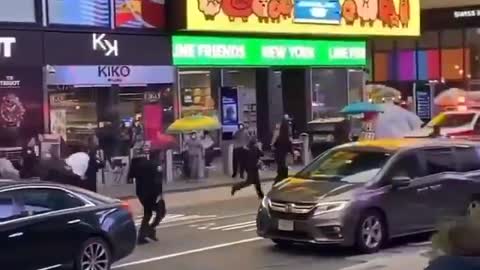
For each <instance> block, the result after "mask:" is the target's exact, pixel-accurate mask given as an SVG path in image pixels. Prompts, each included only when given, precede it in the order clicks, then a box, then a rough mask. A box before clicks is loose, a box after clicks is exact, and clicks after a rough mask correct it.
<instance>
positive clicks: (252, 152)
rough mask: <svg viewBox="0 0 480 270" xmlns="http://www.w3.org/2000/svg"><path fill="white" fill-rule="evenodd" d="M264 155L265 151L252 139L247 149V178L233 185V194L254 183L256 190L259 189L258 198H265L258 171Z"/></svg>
mask: <svg viewBox="0 0 480 270" xmlns="http://www.w3.org/2000/svg"><path fill="white" fill-rule="evenodd" d="M262 155H263V153H262V151H261V150H260V149H259V148H258V146H257V141H256V139H252V140H251V141H250V142H249V144H248V150H246V152H245V165H246V170H247V180H245V181H243V182H241V183H237V184H235V185H233V187H232V192H231V194H232V196H233V195H235V193H236V192H237V191H239V190H241V189H243V188H246V187H248V186H250V185H254V186H255V190H256V191H257V195H258V198H259V199H263V196H264V194H263V191H262V184H261V183H260V174H259V172H258V170H259V162H260V157H261V156H262Z"/></svg>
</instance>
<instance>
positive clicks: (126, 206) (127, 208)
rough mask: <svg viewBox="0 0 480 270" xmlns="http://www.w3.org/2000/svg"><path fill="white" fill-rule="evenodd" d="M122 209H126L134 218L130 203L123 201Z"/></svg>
mask: <svg viewBox="0 0 480 270" xmlns="http://www.w3.org/2000/svg"><path fill="white" fill-rule="evenodd" d="M121 207H122V209H124V210H125V211H127V212H128V213H130V215H132V216H133V212H132V208H131V207H130V204H129V203H128V201H122V203H121Z"/></svg>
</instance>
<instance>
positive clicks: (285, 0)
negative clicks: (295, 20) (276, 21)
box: [280, 0, 293, 19]
mask: <svg viewBox="0 0 480 270" xmlns="http://www.w3.org/2000/svg"><path fill="white" fill-rule="evenodd" d="M292 11H293V2H292V0H280V13H281V14H282V16H283V18H284V19H288V18H291V17H292Z"/></svg>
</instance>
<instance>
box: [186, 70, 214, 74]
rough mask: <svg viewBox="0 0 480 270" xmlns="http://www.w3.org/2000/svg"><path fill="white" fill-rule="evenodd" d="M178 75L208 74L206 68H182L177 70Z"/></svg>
mask: <svg viewBox="0 0 480 270" xmlns="http://www.w3.org/2000/svg"><path fill="white" fill-rule="evenodd" d="M178 74H180V75H210V71H208V70H182V71H180V72H178Z"/></svg>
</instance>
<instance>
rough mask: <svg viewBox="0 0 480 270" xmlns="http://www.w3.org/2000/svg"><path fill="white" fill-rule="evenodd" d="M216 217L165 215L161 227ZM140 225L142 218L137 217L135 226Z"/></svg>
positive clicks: (214, 216)
mask: <svg viewBox="0 0 480 270" xmlns="http://www.w3.org/2000/svg"><path fill="white" fill-rule="evenodd" d="M216 217H217V216H216V215H205V216H202V215H181V214H167V215H166V216H165V218H164V219H163V220H162V222H161V225H166V224H174V223H177V222H183V221H194V220H198V221H202V220H205V219H210V218H216ZM141 223H142V217H137V218H136V219H135V225H136V226H140V224H141Z"/></svg>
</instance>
